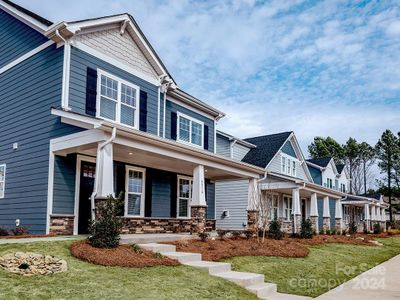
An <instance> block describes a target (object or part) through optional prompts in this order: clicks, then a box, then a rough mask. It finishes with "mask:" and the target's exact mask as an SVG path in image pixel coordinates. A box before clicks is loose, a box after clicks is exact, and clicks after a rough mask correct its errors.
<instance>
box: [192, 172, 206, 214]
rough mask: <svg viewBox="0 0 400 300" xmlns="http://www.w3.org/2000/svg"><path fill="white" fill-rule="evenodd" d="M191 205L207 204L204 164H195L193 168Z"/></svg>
mask: <svg viewBox="0 0 400 300" xmlns="http://www.w3.org/2000/svg"><path fill="white" fill-rule="evenodd" d="M191 206H207V202H206V190H205V182H204V166H202V165H199V166H196V167H195V168H194V170H193V192H192V202H191Z"/></svg>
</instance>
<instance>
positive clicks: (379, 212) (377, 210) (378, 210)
mask: <svg viewBox="0 0 400 300" xmlns="http://www.w3.org/2000/svg"><path fill="white" fill-rule="evenodd" d="M375 209H376V220H377V221H378V222H380V221H381V219H382V218H381V208H380V207H378V206H376V207H375Z"/></svg>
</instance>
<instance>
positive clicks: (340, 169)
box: [336, 164, 345, 174]
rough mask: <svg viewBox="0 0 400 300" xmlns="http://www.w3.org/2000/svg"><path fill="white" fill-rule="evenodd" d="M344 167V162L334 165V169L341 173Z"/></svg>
mask: <svg viewBox="0 0 400 300" xmlns="http://www.w3.org/2000/svg"><path fill="white" fill-rule="evenodd" d="M344 167H345V165H344V164H339V165H336V169H337V171H338V173H339V174H342V171H343V169H344Z"/></svg>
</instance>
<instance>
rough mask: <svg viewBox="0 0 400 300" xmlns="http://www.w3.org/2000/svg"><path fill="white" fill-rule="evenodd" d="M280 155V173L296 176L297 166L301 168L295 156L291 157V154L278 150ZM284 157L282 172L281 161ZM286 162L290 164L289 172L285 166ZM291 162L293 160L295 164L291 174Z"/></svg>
mask: <svg viewBox="0 0 400 300" xmlns="http://www.w3.org/2000/svg"><path fill="white" fill-rule="evenodd" d="M280 157H281V166H280V169H281V173H282V174H284V175H287V176H292V177H297V166H298V167H299V168H301V163H300V161H299V160H298V159H297V158H295V157H293V156H291V155H289V154H286V153H284V152H280ZM284 158H285V171H284V172H283V171H282V165H283V164H282V162H283V159H284ZM288 162H290V166H289V170H290V172H288V168H287V166H288V165H287V163H288ZM293 162H295V166H296V168H295V172H294V174H293Z"/></svg>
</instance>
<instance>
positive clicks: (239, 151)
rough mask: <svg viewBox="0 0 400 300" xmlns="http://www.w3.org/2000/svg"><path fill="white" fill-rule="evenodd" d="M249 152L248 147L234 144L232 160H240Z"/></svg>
mask: <svg viewBox="0 0 400 300" xmlns="http://www.w3.org/2000/svg"><path fill="white" fill-rule="evenodd" d="M249 151H250V149H249V148H248V147H246V146H243V145H240V144H238V143H236V144H235V145H233V147H232V156H233V157H232V158H233V159H236V160H242V159H243V158H244V157H245V156H246V154H247V153H248V152H249Z"/></svg>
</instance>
